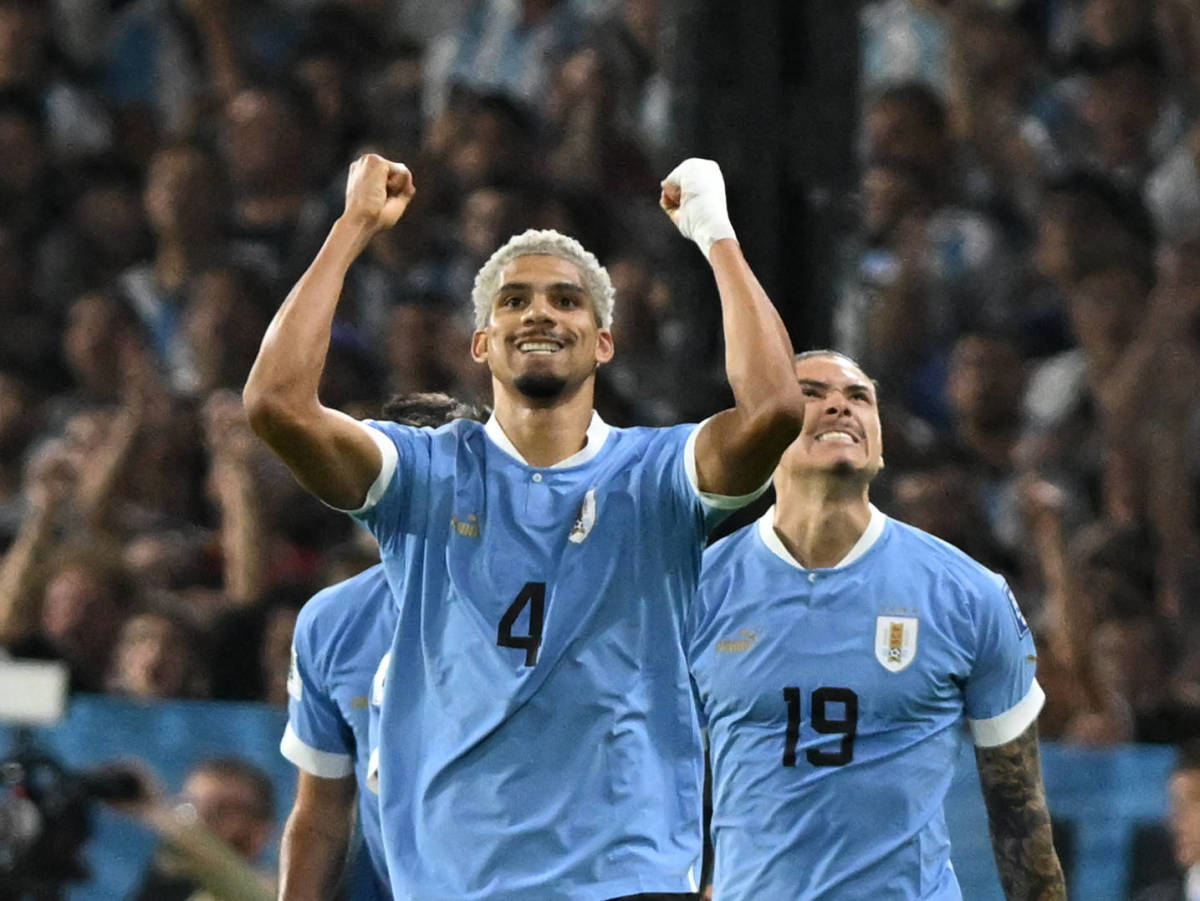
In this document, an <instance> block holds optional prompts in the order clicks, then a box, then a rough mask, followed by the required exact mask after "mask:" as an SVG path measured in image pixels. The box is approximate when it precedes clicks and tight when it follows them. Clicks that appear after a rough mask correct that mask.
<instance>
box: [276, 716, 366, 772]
mask: <svg viewBox="0 0 1200 901" xmlns="http://www.w3.org/2000/svg"><path fill="white" fill-rule="evenodd" d="M279 753H280V754H282V755H283V756H284V757H286V758H287V759H288V760H290V761H291V762H292V763H294V764H295V765H296V766H297V767H299V768H300V769H302V770H304V772H306V773H310V774H311V775H313V776H319V777H321V778H322V779H344V778H346V777H347V776H353V775H354V758H353V757H351V756H350V755H349V754H335V753H332V752H330V751H318V750H317V749H316V748H314V747H312V746H311V745H308V744H305V743H304V741H302V740H301V738H300V736H298V735H297V734H296V733H295V731H294V730H293V729H292V724H291V723H290V722H289V723H288V724H287V728H286V729H284V730H283V739H282V740H281V741H280V742H279Z"/></svg>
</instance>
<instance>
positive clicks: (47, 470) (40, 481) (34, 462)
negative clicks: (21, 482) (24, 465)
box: [24, 438, 79, 512]
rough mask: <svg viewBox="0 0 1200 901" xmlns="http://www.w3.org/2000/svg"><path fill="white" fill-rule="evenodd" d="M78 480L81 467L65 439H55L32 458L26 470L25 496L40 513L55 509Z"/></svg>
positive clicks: (65, 498)
mask: <svg viewBox="0 0 1200 901" xmlns="http://www.w3.org/2000/svg"><path fill="white" fill-rule="evenodd" d="M78 481H79V467H78V465H77V462H76V460H75V459H74V458H73V456H72V454H71V452H70V449H69V448H68V447H67V445H66V442H65V441H63V440H62V439H61V438H56V439H54V440H52V441H48V442H46V444H45V445H43V446H42V448H41V449H40V450H39V451H38V452H37V453H36V454H35V455H34V457H33V459H31V460H30V461H29V466H28V469H27V470H26V471H25V488H24V490H25V497H26V500H28V501H29V505H30V507H31V508H32V509H33V510H35V511H38V512H47V511H50V510H53V509H55V508H56V507H58V505H60V504H61V503H63V502H64V501H66V500H67V499H68V498H69V497H70V496H71V494H72V493H73V492H74V490H75V486H76V484H77V483H78Z"/></svg>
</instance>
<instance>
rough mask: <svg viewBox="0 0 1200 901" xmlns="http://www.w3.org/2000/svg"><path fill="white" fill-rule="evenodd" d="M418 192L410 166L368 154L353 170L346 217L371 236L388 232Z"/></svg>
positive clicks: (362, 157)
mask: <svg viewBox="0 0 1200 901" xmlns="http://www.w3.org/2000/svg"><path fill="white" fill-rule="evenodd" d="M416 190H417V189H416V187H415V186H414V185H413V178H412V173H411V172H409V171H408V167H407V166H405V165H403V164H402V163H393V162H392V161H391V160H385V159H384V158H383V157H381V156H380V155H379V154H377V153H368V154H365V155H363V156H360V157H359V158H358V159H357V160H355V161H354V162H353V163H352V164H351V166H350V177H349V178H348V179H347V181H346V212H345V216H346V218H348V219H352V220H354V221H355V222H358V223H360V224H362V225H364V226H365V227H366V228H367V230H368V231H369V232H370V233H371V234H376V233H378V232H381V231H386V230H387V229H389V228H391V227H392V226H393V225H395V224H396V222H397V221H398V220H399V219H400V217H401V216H403V215H404V211H405V209H407V207H408V202H409V201H410V200H412V196H413V194H414V193H416Z"/></svg>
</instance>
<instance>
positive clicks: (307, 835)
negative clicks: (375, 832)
mask: <svg viewBox="0 0 1200 901" xmlns="http://www.w3.org/2000/svg"><path fill="white" fill-rule="evenodd" d="M349 842H350V818H349V816H341V815H338V816H324V817H315V816H311V815H305V814H304V813H303V812H302V811H301V810H299V809H297V810H293V811H292V814H291V816H289V817H288V821H287V825H285V826H284V830H283V838H282V839H281V841H280V846H279V898H280V901H322V899H325V898H332V897H333V895H334V892H335V889H336V888H337V884H338V881H339V880H340V879H341V876H342V873H343V871H344V870H345V866H346V854H347V848H348V846H349Z"/></svg>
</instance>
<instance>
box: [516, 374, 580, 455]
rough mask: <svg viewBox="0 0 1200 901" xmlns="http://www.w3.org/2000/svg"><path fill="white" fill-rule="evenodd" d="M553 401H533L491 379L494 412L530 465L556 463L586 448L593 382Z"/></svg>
mask: <svg viewBox="0 0 1200 901" xmlns="http://www.w3.org/2000/svg"><path fill="white" fill-rule="evenodd" d="M568 390H570V391H571V393H570V394H568V395H564V396H561V397H559V398H558V399H556V400H555V401H554V402H552V403H550V404H539V403H537V402H535V401H532V400H530V399H529V398H528V397H526V396H525V395H523V394H522V393H521V392H520V391H518V390H517V389H516V388H513V387H511V386H506V385H502V384H500V383H499V382H497V381H496V380H495V379H493V380H492V391H493V396H494V397H495V401H496V403H495V408H494V411H493V412H494V413H495V416H496V421H497V422H499V423H500V428H502V429H504V434H505V435H507V436H508V440H509V441H511V442H512V443H513V446H514V447H516V449H517V450H518V451H519V452H520V454H521V456H522V457H524V458H525V461H526V462H527V463H528V464H529V465H530V466H553V465H554V464H555V463H559V462H561V461H563V460H565V459H567V457H569V456H571V455H572V454H574V453H578V452H579V451H580V450H582V449H583V446H584V444H585V443H586V442H587V430H588V425H589V424H590V423H591V421H592V382H591V380H590V379H589V380H588V381H587V382H586V383H584V384H583V385H579V386H577V387H576V388H574V389H573V390H572V389H568Z"/></svg>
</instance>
